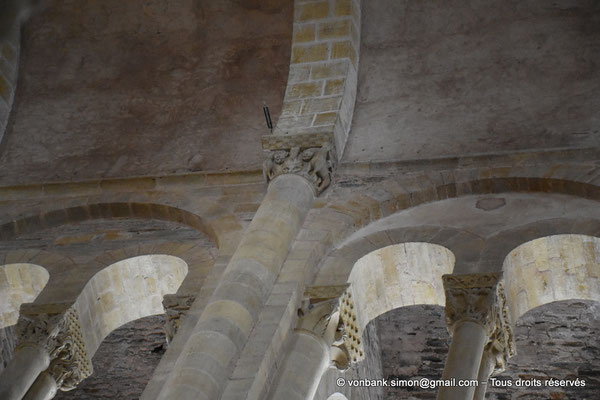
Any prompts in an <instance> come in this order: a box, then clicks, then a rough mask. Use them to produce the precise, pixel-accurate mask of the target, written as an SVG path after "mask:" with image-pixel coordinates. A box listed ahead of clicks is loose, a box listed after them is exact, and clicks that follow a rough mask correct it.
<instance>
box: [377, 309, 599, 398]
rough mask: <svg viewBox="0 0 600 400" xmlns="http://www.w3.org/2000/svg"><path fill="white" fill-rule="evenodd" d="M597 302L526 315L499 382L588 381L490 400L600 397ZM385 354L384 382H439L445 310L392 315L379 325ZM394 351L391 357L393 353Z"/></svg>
mask: <svg viewBox="0 0 600 400" xmlns="http://www.w3.org/2000/svg"><path fill="white" fill-rule="evenodd" d="M599 308H600V307H599V306H598V304H596V303H593V302H581V301H565V302H556V303H550V304H546V305H544V306H541V307H539V308H537V309H534V310H532V311H530V312H528V313H527V314H525V315H524V316H523V317H522V318H521V319H520V320H519V321H518V323H517V326H516V329H515V336H516V342H517V353H518V354H517V355H516V356H515V357H513V358H512V359H511V360H510V361H509V365H508V368H507V370H506V371H505V372H503V373H502V374H500V375H499V376H497V377H496V378H497V379H503V380H506V379H510V380H513V381H516V380H517V379H518V378H522V379H533V378H537V379H541V380H545V379H548V378H555V379H576V378H579V379H584V380H585V381H586V386H585V387H583V388H581V387H577V388H569V389H567V388H551V387H541V388H514V387H513V388H500V387H496V388H490V389H489V390H488V393H487V395H486V399H489V400H517V399H527V400H548V399H561V400H562V399H577V400H592V399H596V398H597V397H598V393H599V392H600V374H599V372H598V371H599V370H600V338H599V337H598V333H600V313H599V312H598V311H599ZM375 323H376V324H377V332H378V335H379V346H380V347H381V348H382V349H387V350H388V351H383V352H382V354H381V363H382V369H383V377H385V378H388V379H393V378H398V379H414V378H417V377H425V378H430V379H439V378H440V377H441V375H442V371H443V367H444V364H445V362H446V355H447V352H448V345H449V343H450V337H449V335H448V333H447V330H446V324H445V322H444V309H443V308H442V307H438V306H414V307H407V308H403V309H396V310H393V311H390V312H388V313H386V314H384V315H382V316H380V317H379V318H378V319H377V320H375ZM390 349H392V351H390ZM435 395H436V390H423V389H419V388H412V389H411V388H407V389H404V388H393V389H392V388H389V389H388V390H387V391H386V393H385V398H386V399H411V400H412V399H434V398H435Z"/></svg>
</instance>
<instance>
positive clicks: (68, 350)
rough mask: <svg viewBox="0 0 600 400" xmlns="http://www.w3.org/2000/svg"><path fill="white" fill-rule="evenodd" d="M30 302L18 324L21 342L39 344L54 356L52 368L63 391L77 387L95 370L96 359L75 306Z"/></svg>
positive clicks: (50, 366) (51, 359)
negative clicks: (90, 354) (83, 333)
mask: <svg viewBox="0 0 600 400" xmlns="http://www.w3.org/2000/svg"><path fill="white" fill-rule="evenodd" d="M63 309H64V307H63V305H44V306H33V305H26V306H25V307H22V308H21V317H20V318H19V323H18V324H17V330H18V332H19V337H20V340H19V345H18V347H24V346H37V347H40V348H42V349H44V350H45V351H46V352H47V353H48V356H49V358H50V365H49V367H48V369H47V371H46V372H48V373H49V374H50V375H51V376H52V377H53V378H54V380H55V381H56V385H57V387H58V388H59V389H60V390H62V391H69V390H73V389H75V388H76V387H77V385H78V384H79V382H81V381H82V380H84V379H85V378H87V377H88V376H90V375H91V374H92V371H93V370H92V362H91V359H90V357H89V355H88V351H87V347H86V344H85V342H84V340H83V335H82V332H81V324H80V322H79V315H78V313H77V311H76V310H75V308H73V307H69V308H68V309H66V310H64V311H62V310H63Z"/></svg>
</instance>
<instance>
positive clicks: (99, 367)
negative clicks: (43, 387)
mask: <svg viewBox="0 0 600 400" xmlns="http://www.w3.org/2000/svg"><path fill="white" fill-rule="evenodd" d="M164 324H165V317H164V315H156V316H152V317H147V318H142V319H139V320H136V321H132V322H130V323H128V324H126V325H123V326H122V327H120V328H119V329H117V330H115V331H113V332H112V333H111V334H110V335H109V336H108V337H107V338H106V339H105V340H104V342H102V345H101V346H100V348H99V349H98V351H97V352H96V354H95V355H94V357H93V359H92V363H93V366H94V373H93V374H92V376H90V377H89V378H87V379H86V380H84V381H83V382H82V383H81V384H80V386H79V387H78V388H77V389H75V390H73V391H71V392H59V393H58V394H57V395H56V397H55V399H56V400H68V399H73V400H75V399H77V400H86V399H95V400H97V399H106V400H109V399H110V400H132V399H138V398H139V397H140V395H141V394H142V391H143V390H144V387H145V386H146V383H147V382H148V380H149V379H150V377H151V375H152V372H153V371H154V369H155V368H156V366H157V365H158V362H159V361H160V358H161V357H162V355H163V354H164V352H165V349H166V340H165V333H164V330H163V327H164Z"/></svg>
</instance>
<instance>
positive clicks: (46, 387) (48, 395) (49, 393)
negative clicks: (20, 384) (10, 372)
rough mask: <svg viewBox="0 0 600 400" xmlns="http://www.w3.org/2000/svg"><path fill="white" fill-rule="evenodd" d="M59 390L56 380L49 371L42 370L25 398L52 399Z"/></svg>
mask: <svg viewBox="0 0 600 400" xmlns="http://www.w3.org/2000/svg"><path fill="white" fill-rule="evenodd" d="M57 392H58V386H57V385H56V381H55V380H54V378H53V377H52V375H50V374H49V373H48V372H46V371H44V372H42V373H41V374H40V375H39V376H38V377H37V379H36V380H35V382H33V385H31V387H30V388H29V390H28V391H27V394H26V395H25V397H23V400H50V399H52V398H53V397H54V396H56V393H57Z"/></svg>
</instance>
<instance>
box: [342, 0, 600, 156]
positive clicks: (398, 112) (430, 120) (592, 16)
mask: <svg viewBox="0 0 600 400" xmlns="http://www.w3.org/2000/svg"><path fill="white" fill-rule="evenodd" d="M362 18H363V20H362V41H361V50H360V65H359V85H358V95H357V102H356V109H355V112H354V119H353V122H352V131H351V134H350V138H349V142H348V144H347V146H346V152H345V155H344V160H345V161H348V162H352V161H391V160H413V159H431V158H439V157H449V156H459V155H469V154H491V153H500V152H509V151H519V150H534V149H550V148H582V147H590V146H598V145H600V115H599V114H598V110H599V109H600V3H599V2H598V1H593V0H589V1H571V0H557V1H552V2H549V1H545V0H525V1H523V0H509V1H505V0H502V1H500V0H498V1H468V2H464V1H457V0H452V1H441V0H436V1H407V0H369V1H364V2H363V13H362Z"/></svg>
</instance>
